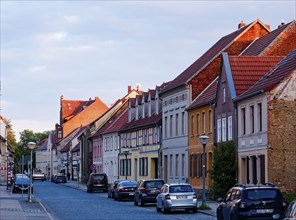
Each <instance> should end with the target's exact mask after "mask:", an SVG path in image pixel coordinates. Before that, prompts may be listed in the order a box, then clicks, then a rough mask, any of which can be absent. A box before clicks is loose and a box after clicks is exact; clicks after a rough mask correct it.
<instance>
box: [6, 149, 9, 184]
mask: <svg viewBox="0 0 296 220" xmlns="http://www.w3.org/2000/svg"><path fill="white" fill-rule="evenodd" d="M8 156H9V153H8V152H6V190H8Z"/></svg>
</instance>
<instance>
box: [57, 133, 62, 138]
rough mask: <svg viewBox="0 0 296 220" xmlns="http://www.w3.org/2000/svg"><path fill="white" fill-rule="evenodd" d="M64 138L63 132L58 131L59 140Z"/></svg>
mask: <svg viewBox="0 0 296 220" xmlns="http://www.w3.org/2000/svg"><path fill="white" fill-rule="evenodd" d="M61 138H62V131H58V139H61Z"/></svg>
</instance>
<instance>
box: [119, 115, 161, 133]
mask: <svg viewBox="0 0 296 220" xmlns="http://www.w3.org/2000/svg"><path fill="white" fill-rule="evenodd" d="M161 117H162V115H161V114H158V115H152V116H151V117H148V118H142V119H139V120H134V121H131V122H129V123H126V124H125V125H124V126H123V127H122V128H121V129H120V131H126V130H133V129H137V128H142V127H148V126H151V125H155V124H158V123H160V122H161V119H162V118H161Z"/></svg>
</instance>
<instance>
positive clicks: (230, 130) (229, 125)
mask: <svg viewBox="0 0 296 220" xmlns="http://www.w3.org/2000/svg"><path fill="white" fill-rule="evenodd" d="M228 140H229V141H231V140H232V116H231V115H230V116H228Z"/></svg>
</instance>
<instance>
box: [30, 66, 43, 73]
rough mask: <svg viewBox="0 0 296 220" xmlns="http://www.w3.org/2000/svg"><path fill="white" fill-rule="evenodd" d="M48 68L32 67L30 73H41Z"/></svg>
mask: <svg viewBox="0 0 296 220" xmlns="http://www.w3.org/2000/svg"><path fill="white" fill-rule="evenodd" d="M46 69H47V67H46V66H34V67H31V68H30V69H29V71H30V72H40V71H43V70H46Z"/></svg>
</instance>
